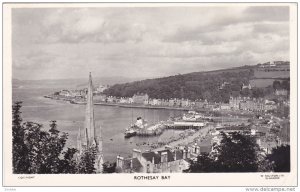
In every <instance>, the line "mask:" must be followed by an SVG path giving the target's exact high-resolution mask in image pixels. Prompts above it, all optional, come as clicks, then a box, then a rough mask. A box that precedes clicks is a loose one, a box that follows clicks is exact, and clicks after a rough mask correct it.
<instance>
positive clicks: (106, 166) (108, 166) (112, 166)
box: [103, 161, 117, 173]
mask: <svg viewBox="0 0 300 192" xmlns="http://www.w3.org/2000/svg"><path fill="white" fill-rule="evenodd" d="M116 166H117V163H116V162H114V163H110V162H108V161H107V162H105V163H103V173H115V172H116Z"/></svg>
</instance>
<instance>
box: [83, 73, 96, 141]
mask: <svg viewBox="0 0 300 192" xmlns="http://www.w3.org/2000/svg"><path fill="white" fill-rule="evenodd" d="M86 97H87V98H86V101H87V103H86V111H85V128H86V129H87V136H88V140H89V143H90V144H93V143H94V142H95V135H96V130H95V120H94V103H93V82H92V74H91V72H90V75H89V83H88V92H87V95H86Z"/></svg>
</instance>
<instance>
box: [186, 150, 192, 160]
mask: <svg viewBox="0 0 300 192" xmlns="http://www.w3.org/2000/svg"><path fill="white" fill-rule="evenodd" d="M186 157H187V158H190V157H191V150H190V149H187V153H186Z"/></svg>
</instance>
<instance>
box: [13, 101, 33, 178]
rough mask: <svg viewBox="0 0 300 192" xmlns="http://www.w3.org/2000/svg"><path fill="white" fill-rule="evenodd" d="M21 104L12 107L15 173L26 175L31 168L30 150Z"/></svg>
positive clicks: (17, 103)
mask: <svg viewBox="0 0 300 192" xmlns="http://www.w3.org/2000/svg"><path fill="white" fill-rule="evenodd" d="M21 104H22V102H16V103H15V104H14V105H13V106H12V134H13V139H12V141H13V148H12V155H13V173H26V172H27V170H28V168H29V159H28V156H27V154H28V150H27V147H26V145H25V143H24V129H23V127H22V125H21V123H22V118H21V111H20V108H21Z"/></svg>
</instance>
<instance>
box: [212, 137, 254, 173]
mask: <svg viewBox="0 0 300 192" xmlns="http://www.w3.org/2000/svg"><path fill="white" fill-rule="evenodd" d="M258 149H259V147H258V145H257V144H256V142H255V140H254V138H253V137H250V136H245V135H241V134H239V133H233V134H232V135H231V136H227V135H226V134H223V139H222V140H221V144H220V145H219V146H217V151H218V163H219V167H220V171H221V172H255V171H257V168H258V165H257V153H256V152H257V151H258Z"/></svg>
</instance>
